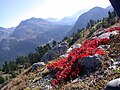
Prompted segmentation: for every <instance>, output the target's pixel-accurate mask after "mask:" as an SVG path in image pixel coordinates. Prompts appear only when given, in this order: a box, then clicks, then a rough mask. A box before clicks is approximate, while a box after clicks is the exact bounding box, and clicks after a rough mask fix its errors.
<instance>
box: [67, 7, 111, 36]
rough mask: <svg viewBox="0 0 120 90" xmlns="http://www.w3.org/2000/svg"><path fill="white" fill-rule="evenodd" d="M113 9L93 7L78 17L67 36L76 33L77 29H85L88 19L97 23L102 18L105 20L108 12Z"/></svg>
mask: <svg viewBox="0 0 120 90" xmlns="http://www.w3.org/2000/svg"><path fill="white" fill-rule="evenodd" d="M112 10H113V8H112V7H111V6H109V7H107V8H105V9H104V8H101V7H94V8H92V9H91V10H89V11H88V12H86V13H83V14H82V15H80V16H79V18H78V20H77V21H76V23H75V24H74V26H73V28H72V29H71V30H70V31H69V32H68V34H67V35H69V36H70V35H72V33H73V32H74V33H75V32H77V31H78V29H82V28H85V27H86V26H87V23H89V21H90V19H92V20H94V21H97V20H102V19H103V18H106V17H107V16H108V11H112Z"/></svg>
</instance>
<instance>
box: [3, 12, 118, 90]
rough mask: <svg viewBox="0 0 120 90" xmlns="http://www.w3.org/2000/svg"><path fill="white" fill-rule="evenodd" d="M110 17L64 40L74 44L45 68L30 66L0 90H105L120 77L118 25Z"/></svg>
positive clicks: (36, 65)
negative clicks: (109, 83)
mask: <svg viewBox="0 0 120 90" xmlns="http://www.w3.org/2000/svg"><path fill="white" fill-rule="evenodd" d="M111 15H113V16H112V17H111ZM111 15H110V16H109V17H108V18H106V19H103V20H102V21H101V22H98V23H97V24H95V25H94V26H92V27H89V28H87V29H85V30H83V31H80V32H79V33H78V34H79V35H80V36H81V37H80V38H77V39H74V38H76V37H75V36H74V35H73V36H72V37H70V38H68V39H66V40H65V41H64V43H67V44H69V43H70V40H75V42H74V43H73V44H72V45H69V46H70V47H69V48H68V49H67V50H66V53H65V54H64V55H61V56H59V57H57V58H54V60H53V59H51V60H49V62H48V63H46V64H43V63H44V62H38V63H35V64H33V66H32V67H30V68H28V69H26V70H25V71H24V72H22V73H21V74H20V75H18V76H17V77H16V78H14V79H12V80H11V81H9V83H7V84H6V85H4V86H3V87H2V90H6V89H13V90H21V89H24V90H31V89H32V90H39V89H42V90H49V89H50V90H74V89H78V90H79V89H84V90H88V89H90V90H103V89H105V87H106V85H107V83H108V82H109V81H110V80H112V79H115V78H118V77H119V73H120V62H119V61H120V57H119V56H120V50H119V48H120V47H119V46H120V21H119V20H118V18H117V17H116V16H115V15H114V13H112V14H111ZM112 21H114V23H111V22H112ZM78 34H77V35H78ZM52 50H56V49H55V48H53V49H52ZM55 52H56V53H55V54H57V53H59V52H57V51H55ZM49 54H50V53H49ZM51 54H53V53H51Z"/></svg>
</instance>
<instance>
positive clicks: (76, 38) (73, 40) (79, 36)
mask: <svg viewBox="0 0 120 90" xmlns="http://www.w3.org/2000/svg"><path fill="white" fill-rule="evenodd" d="M72 37H73V38H72V40H69V42H68V43H69V46H71V45H73V44H74V43H75V42H76V41H77V40H78V39H79V38H81V34H80V33H73V35H72Z"/></svg>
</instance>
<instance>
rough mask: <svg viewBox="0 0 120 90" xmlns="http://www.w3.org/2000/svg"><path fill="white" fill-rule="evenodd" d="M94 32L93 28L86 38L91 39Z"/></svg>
mask: <svg viewBox="0 0 120 90" xmlns="http://www.w3.org/2000/svg"><path fill="white" fill-rule="evenodd" d="M95 31H96V30H95V29H94V28H93V29H92V30H90V33H89V34H88V36H87V38H89V37H91V35H92V34H93V33H94V32H95Z"/></svg>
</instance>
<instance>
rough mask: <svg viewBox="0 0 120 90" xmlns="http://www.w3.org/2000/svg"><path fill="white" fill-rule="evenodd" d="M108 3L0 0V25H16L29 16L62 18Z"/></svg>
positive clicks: (103, 1) (79, 0) (103, 6)
mask: <svg viewBox="0 0 120 90" xmlns="http://www.w3.org/2000/svg"><path fill="white" fill-rule="evenodd" d="M109 5H111V4H110V2H109V0H0V27H5V28H9V27H13V26H17V25H18V24H19V23H20V22H21V21H22V20H26V19H29V18H31V17H36V18H57V19H62V18H63V17H65V16H70V15H73V14H75V13H76V12H78V11H79V10H86V9H87V10H88V9H91V8H93V7H95V6H100V7H102V8H106V7H107V6H109Z"/></svg>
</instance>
